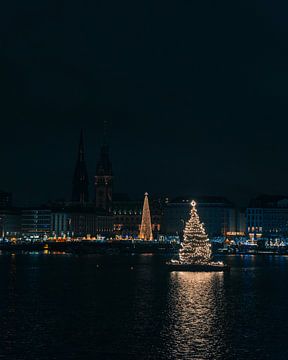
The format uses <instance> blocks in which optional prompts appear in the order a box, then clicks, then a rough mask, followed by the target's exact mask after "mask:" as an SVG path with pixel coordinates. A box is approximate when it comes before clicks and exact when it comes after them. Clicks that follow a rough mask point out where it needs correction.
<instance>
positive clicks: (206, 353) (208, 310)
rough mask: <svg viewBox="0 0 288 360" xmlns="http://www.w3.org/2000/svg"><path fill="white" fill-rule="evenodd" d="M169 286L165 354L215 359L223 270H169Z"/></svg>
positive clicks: (217, 347) (219, 344)
mask: <svg viewBox="0 0 288 360" xmlns="http://www.w3.org/2000/svg"><path fill="white" fill-rule="evenodd" d="M169 289H170V291H169V295H168V296H169V300H170V301H169V313H168V316H169V322H170V323H168V324H167V326H168V328H167V330H168V329H169V335H170V339H169V340H168V339H167V340H168V341H167V344H168V348H167V350H168V353H167V356H169V358H171V359H173V358H174V359H176V358H181V359H186V358H187V359H188V358H190V359H192V358H193V359H198V358H199V359H210V358H211V359H212V358H214V359H217V349H219V348H221V347H222V346H223V339H222V336H221V335H222V334H221V329H220V330H219V319H218V314H219V310H220V309H221V308H222V307H223V304H222V303H223V300H224V299H223V274H222V273H189V272H178V273H177V272H175V273H171V275H170V286H169ZM220 353H221V352H220Z"/></svg>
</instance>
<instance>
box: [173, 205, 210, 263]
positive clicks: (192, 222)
mask: <svg viewBox="0 0 288 360" xmlns="http://www.w3.org/2000/svg"><path fill="white" fill-rule="evenodd" d="M191 205H192V209H191V216H190V219H189V220H188V222H187V223H186V227H185V230H184V241H183V243H182V247H181V249H180V252H179V260H180V262H181V263H184V264H206V263H209V262H210V261H211V255H212V253H211V244H210V241H209V238H208V236H207V234H206V232H205V229H204V225H203V224H202V223H201V222H200V218H199V215H198V212H197V209H196V205H197V204H196V201H194V200H193V201H192V203H191Z"/></svg>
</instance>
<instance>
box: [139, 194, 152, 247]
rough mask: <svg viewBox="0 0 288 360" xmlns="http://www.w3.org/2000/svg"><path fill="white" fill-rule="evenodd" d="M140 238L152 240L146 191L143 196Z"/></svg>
mask: <svg viewBox="0 0 288 360" xmlns="http://www.w3.org/2000/svg"><path fill="white" fill-rule="evenodd" d="M140 239H141V240H145V241H148V240H153V232H152V224H151V214H150V208H149V200H148V193H145V198H144V205H143V212H142V223H141V228H140Z"/></svg>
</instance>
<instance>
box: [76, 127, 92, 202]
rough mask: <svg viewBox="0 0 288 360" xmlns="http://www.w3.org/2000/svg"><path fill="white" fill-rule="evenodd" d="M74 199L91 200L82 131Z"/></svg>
mask: <svg viewBox="0 0 288 360" xmlns="http://www.w3.org/2000/svg"><path fill="white" fill-rule="evenodd" d="M72 201H73V202H76V203H79V204H84V203H87V202H88V201H89V180H88V172H87V167H86V162H85V155H84V135H83V130H82V131H81V135H80V141H79V147H78V158H77V163H76V167H75V172H74V177H73V190H72Z"/></svg>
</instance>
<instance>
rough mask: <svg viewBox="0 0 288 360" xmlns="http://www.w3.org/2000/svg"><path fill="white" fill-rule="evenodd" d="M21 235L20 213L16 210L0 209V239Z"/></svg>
mask: <svg viewBox="0 0 288 360" xmlns="http://www.w3.org/2000/svg"><path fill="white" fill-rule="evenodd" d="M20 233H21V211H20V210H19V209H16V208H9V209H0V237H3V236H5V237H8V238H11V237H15V236H18V235H19V234H20Z"/></svg>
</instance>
